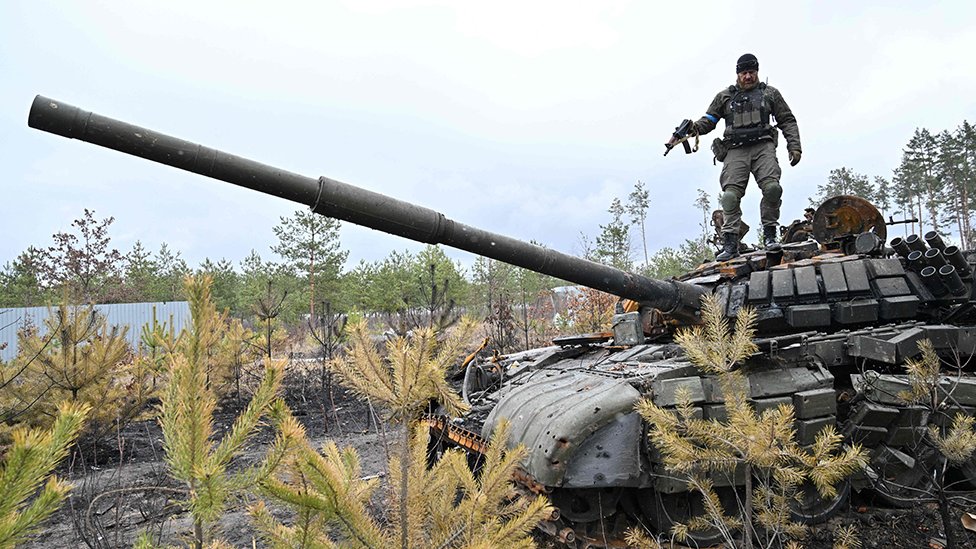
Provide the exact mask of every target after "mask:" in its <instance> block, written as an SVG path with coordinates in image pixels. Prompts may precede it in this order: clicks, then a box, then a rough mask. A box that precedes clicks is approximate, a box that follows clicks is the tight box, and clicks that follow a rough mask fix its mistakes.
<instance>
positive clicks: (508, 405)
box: [29, 96, 976, 547]
mask: <svg viewBox="0 0 976 549" xmlns="http://www.w3.org/2000/svg"><path fill="white" fill-rule="evenodd" d="M29 125H30V126H31V127H33V128H37V129H41V130H44V131H48V132H51V133H55V134H58V135H62V136H65V137H69V138H75V139H81V140H84V141H88V142H91V143H94V144H96V145H100V146H104V147H108V148H112V149H116V150H119V151H122V152H125V153H128V154H132V155H136V156H140V157H143V158H146V159H149V160H152V161H155V162H160V163H163V164H168V165H170V166H173V167H177V168H180V169H183V170H188V171H191V172H195V173H198V174H201V175H205V176H208V177H212V178H215V179H220V180H222V181H226V182H229V183H233V184H235V185H239V186H243V187H247V188H250V189H253V190H256V191H260V192H263V193H267V194H270V195H274V196H278V197H281V198H284V199H287V200H291V201H294V202H298V203H301V204H304V205H306V206H308V207H309V208H311V209H312V211H314V212H317V213H320V214H323V215H327V216H331V217H335V218H337V219H341V220H343V221H348V222H350V223H355V224H359V225H363V226H366V227H370V228H373V229H376V230H379V231H384V232H387V233H391V234H395V235H399V236H402V237H405V238H409V239H412V240H416V241H418V242H425V243H430V244H444V245H447V246H451V247H454V248H458V249H461V250H466V251H469V252H471V253H475V254H479V255H483V256H486V257H490V258H492V259H496V260H499V261H503V262H506V263H510V264H513V265H517V266H519V267H523V268H526V269H530V270H533V271H537V272H540V273H545V274H548V275H551V276H554V277H557V278H561V279H564V280H568V281H571V282H574V283H577V284H581V285H584V286H588V287H591V288H596V289H599V290H602V291H605V292H608V293H611V294H614V295H617V296H620V297H622V298H626V299H629V300H632V301H633V302H636V303H637V304H638V306H637V307H631V308H629V309H630V310H631V312H622V313H620V314H618V315H616V316H615V317H614V333H613V339H612V341H606V340H605V339H602V338H586V337H583V338H567V339H564V340H561V341H557V342H555V343H556V344H555V345H553V346H551V347H546V348H542V349H532V350H527V351H524V352H520V353H516V354H513V355H508V356H502V357H492V358H490V359H487V360H484V361H473V362H470V363H469V364H468V365H467V371H466V372H465V376H464V382H463V387H462V393H463V394H464V396H465V398H466V399H467V400H468V402H469V403H470V404H471V410H472V411H471V412H470V413H469V414H467V415H465V416H464V417H460V418H450V417H444V416H440V415H432V416H429V417H426V418H425V419H424V421H425V422H426V424H427V425H428V426H429V428H430V430H431V433H432V434H433V435H434V437H433V440H434V443H433V448H432V449H433V450H437V449H439V448H443V447H446V446H453V447H460V448H463V449H465V450H466V451H468V452H469V453H471V454H472V455H473V458H476V457H477V456H476V454H478V453H479V452H481V451H482V450H483V449H484V447H485V440H486V439H487V438H488V437H489V436H491V434H492V432H493V431H494V429H495V427H496V426H497V425H498V424H499V422H500V421H501V420H502V419H503V418H505V419H507V420H508V421H509V422H510V423H511V426H512V429H511V433H512V435H513V437H512V439H511V440H510V444H512V445H515V444H524V445H525V447H526V448H528V449H529V452H528V456H527V457H526V459H525V460H524V461H523V463H522V469H521V470H520V472H519V475H518V478H517V481H518V482H519V483H520V484H521V485H522V486H523V487H524V488H525V489H527V490H530V491H534V492H537V493H546V494H548V496H549V497H550V499H551V500H552V502H553V503H554V504H555V505H556V507H557V508H558V510H559V511H558V513H555V514H554V515H553V516H552V517H551V519H550V520H549V521H547V522H546V523H544V524H542V525H541V528H542V529H543V530H545V531H548V532H553V533H558V538H559V539H560V540H561V542H562V543H564V544H566V545H571V544H573V543H577V544H581V545H582V546H584V547H617V546H621V545H620V543H621V541H620V539H619V537H618V534H619V533H620V532H621V531H622V529H619V528H611V527H612V526H620V525H628V524H629V525H635V524H641V525H645V526H646V525H650V526H652V527H654V528H657V529H658V530H659V531H661V532H665V533H666V532H667V531H668V530H669V528H670V527H671V525H673V524H675V523H677V522H686V521H687V520H688V519H689V518H691V515H692V514H695V512H696V510H700V509H701V500H700V498H698V499H696V496H695V495H694V494H692V493H690V492H688V487H687V485H686V483H685V482H684V481H683V480H682V479H676V478H674V476H673V475H671V474H669V473H668V472H667V471H665V470H664V469H663V466H662V463H661V459H660V454H659V453H658V452H657V450H656V449H655V448H653V447H651V445H650V443H649V442H648V440H647V437H646V436H645V435H646V431H647V426H646V425H644V424H643V423H642V419H641V417H640V416H639V415H638V414H637V412H636V411H635V404H636V403H637V401H638V400H639V399H641V398H646V399H649V400H651V401H653V402H654V403H655V404H657V405H658V406H661V407H665V408H669V407H675V406H676V403H677V401H678V398H677V395H678V394H679V393H681V394H684V395H690V399H691V401H692V404H693V406H694V409H695V410H694V411H695V413H696V414H699V415H698V417H703V418H705V419H714V420H716V421H719V420H721V419H722V417H723V413H724V410H725V408H724V402H725V401H724V398H723V396H722V395H721V391H717V390H716V389H715V387H716V386H715V383H714V378H712V377H710V376H708V375H706V374H704V373H703V372H702V371H701V370H699V369H698V368H697V367H696V366H694V365H693V364H692V363H691V362H690V361H689V360H688V358H687V357H686V356H684V353H683V350H682V349H681V348H680V347H679V346H677V345H676V344H675V343H674V341H673V339H672V336H673V334H674V330H675V328H676V327H680V326H681V325H686V324H689V323H695V322H698V320H699V302H700V298H701V297H702V296H704V295H707V294H711V295H713V296H715V297H716V299H717V301H718V303H719V304H720V306H721V307H722V310H723V311H724V314H725V315H726V317H728V318H735V317H736V316H737V314H738V312H739V311H740V310H742V308H743V307H750V308H751V309H753V310H755V311H756V315H757V319H758V324H757V339H756V340H755V343H756V345H757V347H758V348H759V352H758V353H757V354H756V355H754V356H752V357H750V358H749V359H747V360H746V361H745V362H744V363H743V364H741V365H740V369H741V370H742V371H743V373H744V374H745V375H746V377H747V380H748V384H747V388H748V389H747V390H748V391H749V395H748V397H749V401H750V403H751V404H752V405H753V406H754V407H755V408H756V409H757V410H764V409H771V408H776V407H778V406H780V405H783V404H792V405H793V407H794V410H795V418H796V420H795V429H796V438H797V440H798V442H800V443H801V444H812V443H813V441H814V439H815V437H816V435H817V434H818V433H819V432H820V431H821V430H822V429H823V428H824V427H826V426H827V425H834V426H836V427H837V430H838V431H839V432H840V433H842V434H843V436H844V437H845V440H846V441H847V443H849V444H854V443H857V444H860V445H862V446H864V447H867V448H869V449H870V456H871V457H870V462H869V463H868V465H867V466H866V467H865V468H864V470H863V471H861V472H860V473H858V474H857V475H855V477H854V478H853V479H852V480H851V482H849V483H846V484H844V485H843V486H841V488H840V489H839V490H838V493H837V495H836V496H835V497H832V498H826V499H825V498H823V497H821V496H820V495H819V494H818V493H816V491H814V492H812V493H809V492H808V493H805V494H803V496H804V497H803V498H801V499H800V500H799V501H798V502H797V503H796V508H795V509H793V511H794V516H795V517H797V518H799V519H802V520H806V521H811V522H815V521H823V520H826V519H828V518H829V517H830V516H832V515H833V514H834V513H836V512H837V511H838V510H839V509H840V508H842V506H843V503H844V502H845V500H846V497H847V495H848V494H849V492H850V490H851V489H852V488H853V489H862V490H867V489H870V490H874V491H875V492H876V493H877V494H878V495H879V496H880V497H881V498H884V499H886V500H888V501H890V502H891V503H892V504H893V505H911V504H912V503H913V500H912V499H911V497H912V495H913V494H916V493H918V492H920V491H921V492H924V491H926V490H930V489H932V486H931V483H932V482H933V480H932V479H933V477H932V474H931V472H932V471H933V470H934V468H935V467H937V466H939V463H940V462H939V461H938V460H937V459H936V457H934V453H933V452H932V451H928V450H926V448H925V445H926V444H927V442H926V437H927V436H928V435H927V433H928V432H929V431H928V429H929V427H930V425H932V424H935V425H943V426H944V425H946V424H947V423H948V421H949V420H947V418H951V417H952V416H953V415H954V414H955V413H960V412H961V413H963V414H968V415H976V376H974V375H973V374H972V373H970V372H971V370H972V369H973V366H972V364H974V363H976V362H974V361H972V360H971V358H972V356H973V355H974V354H976V301H974V300H973V273H974V261H973V257H972V255H971V254H970V253H968V252H966V251H964V250H960V249H958V248H957V247H955V246H951V245H946V243H945V242H944V241H943V240H942V238H941V237H940V235H939V234H937V233H934V232H930V233H927V234H925V235H923V236H922V237H920V236H918V235H912V236H907V237H905V238H901V237H898V238H894V239H892V240H891V241H890V243H888V245H887V246H886V244H885V243H886V239H887V227H886V223H885V221H884V218H883V217H881V215H880V214H879V213H878V210H877V209H876V208H875V207H874V206H872V205H871V204H870V203H869V202H867V201H865V200H863V199H860V198H858V197H853V196H838V197H833V198H831V199H829V200H827V201H826V202H824V203H823V204H822V205H821V206H820V207H819V208H818V209H817V210H816V211H815V212H814V213H813V214H812V215H809V212H808V215H807V219H806V220H804V221H797V222H796V223H795V224H794V226H793V227H794V230H790V231H788V233H787V236H788V239H787V240H788V241H787V242H784V243H783V245H782V249H781V250H780V251H778V252H776V253H772V252H770V253H767V252H762V251H753V252H746V253H743V254H742V255H741V256H740V257H738V258H735V259H733V260H732V261H728V262H723V263H706V264H704V265H701V266H700V267H698V268H697V269H695V270H694V271H693V272H690V273H686V274H684V275H681V276H678V277H676V278H675V279H672V280H654V279H649V278H646V277H642V276H639V275H637V274H634V273H627V272H623V271H620V270H618V269H614V268H612V267H608V266H605V265H600V264H596V263H593V262H590V261H586V260H583V259H579V258H576V257H572V256H569V255H566V254H563V253H560V252H557V251H555V250H550V249H547V248H544V247H541V246H536V245H533V244H529V243H526V242H522V241H519V240H516V239H513V238H509V237H506V236H503V235H499V234H494V233H491V232H488V231H485V230H482V229H478V228H474V227H471V226H468V225H465V224H462V223H459V222H457V221H454V220H451V219H449V218H447V217H445V216H444V215H443V214H441V213H438V212H435V211H433V210H431V209H428V208H424V207H422V206H417V205H414V204H410V203H408V202H404V201H401V200H397V199H395V198H391V197H388V196H384V195H382V194H379V193H375V192H373V191H369V190H366V189H361V188H358V187H354V186H352V185H348V184H346V183H341V182H339V181H335V180H332V179H329V178H327V177H320V178H310V177H305V176H301V175H297V174H294V173H290V172H287V171H284V170H280V169H277V168H273V167H271V166H267V165H264V164H261V163H258V162H255V161H253V160H248V159H245V158H240V157H237V156H234V155H231V154H227V153H224V152H221V151H218V150H215V149H211V148H207V147H204V146H201V145H197V144H195V143H191V142H189V141H184V140H182V139H177V138H175V137H170V136H167V135H162V134H159V133H156V132H153V131H151V130H147V129H145V128H140V127H138V126H134V125H131V124H127V123H125V122H120V121H117V120H113V119H111V118H107V117H104V116H100V115H97V114H93V113H91V112H88V111H84V110H81V109H78V108H76V107H72V106H71V105H67V104H64V103H61V102H60V101H56V100H52V99H48V98H45V97H41V96H38V97H37V98H36V99H35V100H34V104H33V106H32V108H31V112H30V116H29ZM811 237H812V238H811ZM635 308H636V309H637V310H633V309H635ZM926 339H927V340H929V341H931V343H932V345H933V347H934V349H935V351H936V352H937V353H938V354H939V355H940V356H942V357H943V359H944V360H945V361H946V363H947V364H950V365H951V366H952V369H951V372H946V374H945V375H944V376H943V378H940V383H941V385H939V387H941V388H942V390H943V393H944V394H945V398H944V399H943V401H942V402H941V404H940V405H939V407H938V409H937V410H926V409H922V408H921V407H919V406H914V405H909V404H907V403H906V402H904V401H903V400H902V399H901V397H900V396H899V394H900V393H901V392H902V391H904V390H906V389H908V388H909V387H910V386H911V384H910V382H909V380H908V376H907V375H906V373H905V368H904V366H905V363H906V362H907V361H909V360H911V359H913V358H916V357H918V356H919V354H920V350H919V346H918V343H919V342H920V341H922V340H926ZM435 453H436V452H435ZM475 462H477V459H472V463H475ZM958 469H959V470H958V472H957V474H958V476H961V477H962V478H963V479H964V480H966V481H967V482H969V483H970V485H976V462H972V461H970V462H969V463H966V464H963V465H962V466H960V467H959V468H958ZM743 483H744V480H742V479H740V478H738V477H735V475H734V474H732V475H731V478H729V479H728V484H727V486H725V487H723V488H722V489H723V490H729V491H731V499H732V500H734V499H735V497H736V492H735V490H736V489H741V488H737V487H741V485H742V484H743ZM691 538H692V540H693V541H694V542H696V543H697V544H699V545H706V544H709V543H711V542H714V541H717V540H718V537H716V532H714V531H701V532H692V535H691Z"/></svg>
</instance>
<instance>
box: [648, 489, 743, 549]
mask: <svg viewBox="0 0 976 549" xmlns="http://www.w3.org/2000/svg"><path fill="white" fill-rule="evenodd" d="M715 491H716V493H718V497H719V499H720V500H721V501H722V507H723V508H724V511H725V514H726V515H733V516H734V515H736V514H738V509H739V504H738V499H739V495H738V494H736V491H735V490H734V489H732V488H731V487H724V488H715ZM639 497H640V506H641V511H642V512H643V513H644V516H645V517H646V518H647V519H648V520H649V521H650V523H651V524H652V525H653V526H654V528H655V529H656V530H657V531H658V532H660V533H662V534H666V535H670V534H671V528H672V527H673V526H674V525H675V524H679V523H687V522H688V521H689V520H691V519H692V518H694V517H700V516H703V515H705V514H706V513H705V505H704V503H703V500H702V496H701V494H699V493H698V492H677V493H674V494H665V493H662V492H658V491H656V490H643V491H642V493H641V494H640V496H639ZM724 540H725V537H724V536H723V535H722V532H721V530H719V529H718V528H708V529H706V530H692V531H690V532H689V534H688V539H687V540H685V542H684V545H689V546H691V547H708V546H709V545H715V544H717V543H719V542H721V541H724Z"/></svg>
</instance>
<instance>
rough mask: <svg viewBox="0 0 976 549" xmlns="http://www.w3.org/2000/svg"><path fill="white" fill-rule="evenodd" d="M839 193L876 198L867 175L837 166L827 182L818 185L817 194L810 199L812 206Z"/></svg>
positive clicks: (831, 171)
mask: <svg viewBox="0 0 976 549" xmlns="http://www.w3.org/2000/svg"><path fill="white" fill-rule="evenodd" d="M838 195H853V196H860V197H861V198H864V199H866V200H869V201H871V200H874V198H875V188H874V185H872V184H871V181H870V180H869V179H868V178H867V176H866V175H863V174H859V173H857V172H855V171H853V170H851V169H849V168H843V167H842V168H836V169H833V170H830V175H828V176H827V182H826V183H823V184H820V185H817V194H816V196H814V197H813V198H811V199H810V206H811V207H813V208H816V207H818V206H819V205H820V204H822V203H823V202H824V201H825V200H827V199H828V198H830V197H833V196H838Z"/></svg>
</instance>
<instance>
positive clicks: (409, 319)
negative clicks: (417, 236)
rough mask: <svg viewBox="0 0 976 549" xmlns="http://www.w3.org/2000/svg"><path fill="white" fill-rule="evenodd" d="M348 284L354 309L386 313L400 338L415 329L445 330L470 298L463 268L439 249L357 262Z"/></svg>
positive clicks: (433, 247)
mask: <svg viewBox="0 0 976 549" xmlns="http://www.w3.org/2000/svg"><path fill="white" fill-rule="evenodd" d="M431 266H433V270H432V268H431ZM346 282H347V286H346V287H347V292H348V293H351V294H352V295H353V296H356V297H355V299H354V300H352V302H353V303H354V305H353V306H354V307H356V308H358V309H359V310H362V311H370V312H381V313H384V314H385V316H386V319H387V323H388V324H389V327H390V328H391V329H392V330H394V332H396V333H397V334H398V335H404V334H405V333H406V332H407V331H408V330H411V329H414V328H418V327H430V326H432V325H433V326H435V327H438V328H445V327H446V326H449V325H450V324H451V323H453V322H454V321H456V320H457V318H458V315H457V306H459V305H461V304H464V303H466V302H467V300H468V286H469V284H468V282H467V280H466V279H465V278H464V271H463V269H462V268H461V266H460V264H459V263H457V262H455V261H451V259H450V258H448V257H447V255H446V254H445V253H444V251H443V250H442V249H441V248H440V247H438V246H427V247H425V248H424V249H423V250H421V251H420V253H418V254H417V255H413V254H411V253H410V252H407V251H404V252H396V251H394V252H391V253H390V255H389V256H387V257H386V259H384V260H382V261H377V262H372V263H369V262H365V261H363V262H360V263H359V265H357V266H356V268H355V269H353V271H352V272H351V273H349V276H348V277H347V278H346Z"/></svg>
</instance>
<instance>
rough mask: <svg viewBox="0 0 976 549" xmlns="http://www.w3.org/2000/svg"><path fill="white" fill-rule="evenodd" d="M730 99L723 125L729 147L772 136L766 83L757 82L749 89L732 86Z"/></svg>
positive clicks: (748, 143)
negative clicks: (727, 129) (725, 129)
mask: <svg viewBox="0 0 976 549" xmlns="http://www.w3.org/2000/svg"><path fill="white" fill-rule="evenodd" d="M730 91H732V92H733V95H732V99H730V100H729V108H728V112H727V114H726V115H725V126H726V128H731V131H727V132H726V136H727V137H728V138H729V140H730V147H732V148H734V147H741V146H743V145H751V144H752V143H755V142H757V141H760V140H763V139H772V138H773V128H772V126H770V124H769V108H768V107H767V105H766V101H765V96H766V93H765V92H766V84H764V83H759V84H758V85H756V87H754V88H752V89H751V90H749V91H741V90H738V89H737V88H735V86H732V87H731V88H730Z"/></svg>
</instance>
